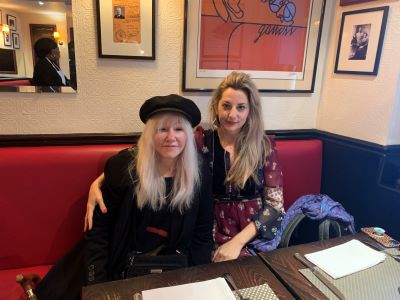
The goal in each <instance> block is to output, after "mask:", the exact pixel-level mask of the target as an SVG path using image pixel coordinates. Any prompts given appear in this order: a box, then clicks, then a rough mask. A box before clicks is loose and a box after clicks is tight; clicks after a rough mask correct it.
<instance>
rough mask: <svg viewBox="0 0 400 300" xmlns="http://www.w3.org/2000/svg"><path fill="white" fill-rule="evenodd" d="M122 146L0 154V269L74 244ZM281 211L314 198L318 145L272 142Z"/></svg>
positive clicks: (42, 260) (46, 257)
mask: <svg viewBox="0 0 400 300" xmlns="http://www.w3.org/2000/svg"><path fill="white" fill-rule="evenodd" d="M128 146H129V145H127V144H112V145H82V146H81V145H80V146H44V147H3V148H0V241H1V247H0V269H11V268H24V267H29V266H38V265H46V264H52V263H54V262H55V261H56V260H57V259H58V258H59V257H61V256H62V255H64V254H65V253H66V251H67V250H68V249H69V248H71V247H72V245H73V244H74V243H75V242H77V241H78V239H79V238H80V237H81V236H82V232H83V219H84V214H85V210H86V201H87V195H88V189H89V186H90V183H91V182H92V181H93V180H94V179H95V178H96V177H97V175H98V174H100V173H101V172H102V170H103V167H104V163H105V161H106V160H107V158H108V157H110V156H111V155H113V154H114V153H116V152H118V151H119V150H121V149H124V148H126V147H128ZM277 147H278V151H279V155H280V160H281V163H282V166H283V172H284V184H285V188H284V195H285V200H286V203H285V207H286V208H287V207H288V206H289V205H290V204H291V203H293V201H294V200H295V199H296V198H298V197H299V196H301V195H303V194H307V193H318V192H319V190H320V181H321V159H322V143H321V141H319V140H289V141H277Z"/></svg>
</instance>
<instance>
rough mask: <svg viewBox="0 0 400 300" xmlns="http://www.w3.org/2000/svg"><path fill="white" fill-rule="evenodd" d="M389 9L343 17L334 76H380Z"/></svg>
mask: <svg viewBox="0 0 400 300" xmlns="http://www.w3.org/2000/svg"><path fill="white" fill-rule="evenodd" d="M388 12H389V6H382V7H374V8H369V9H362V10H355V11H347V12H344V13H343V14H342V22H341V25H340V34H339V42H338V47H337V53H336V62H335V73H344V74H362V75H376V74H378V69H379V61H380V58H381V52H382V45H383V40H384V37H385V29H386V21H387V16H388Z"/></svg>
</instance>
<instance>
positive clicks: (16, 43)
mask: <svg viewBox="0 0 400 300" xmlns="http://www.w3.org/2000/svg"><path fill="white" fill-rule="evenodd" d="M11 37H12V40H13V47H14V49H19V48H20V47H21V46H20V40H19V34H18V33H16V32H13V33H11Z"/></svg>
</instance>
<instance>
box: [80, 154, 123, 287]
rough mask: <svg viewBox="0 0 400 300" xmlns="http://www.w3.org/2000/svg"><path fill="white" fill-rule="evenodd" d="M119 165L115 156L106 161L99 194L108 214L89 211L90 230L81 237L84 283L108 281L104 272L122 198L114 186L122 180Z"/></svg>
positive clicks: (107, 275) (106, 273)
mask: <svg viewBox="0 0 400 300" xmlns="http://www.w3.org/2000/svg"><path fill="white" fill-rule="evenodd" d="M119 163H120V161H119V159H118V157H116V156H114V157H112V158H110V159H109V160H108V161H107V163H106V166H105V168H104V180H103V183H102V187H101V192H102V196H103V197H104V201H105V204H106V205H107V207H108V213H107V214H103V213H102V212H101V211H100V208H99V206H96V207H95V209H94V212H93V228H92V230H89V231H87V232H86V234H85V241H86V247H85V252H84V258H85V268H86V270H87V277H86V281H87V284H94V283H99V282H104V281H107V280H109V279H110V278H109V271H110V270H109V269H108V262H109V259H110V248H111V247H110V243H111V241H112V237H113V232H114V226H115V224H116V222H117V220H118V217H119V214H120V207H121V203H122V200H123V196H121V194H120V193H119V191H118V185H116V183H117V182H119V181H120V179H121V178H122V177H123V174H121V172H120V168H119V167H118V165H119Z"/></svg>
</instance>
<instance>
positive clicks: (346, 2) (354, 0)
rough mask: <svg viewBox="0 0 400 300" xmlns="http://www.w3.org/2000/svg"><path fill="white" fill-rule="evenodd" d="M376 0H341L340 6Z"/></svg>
mask: <svg viewBox="0 0 400 300" xmlns="http://www.w3.org/2000/svg"><path fill="white" fill-rule="evenodd" d="M370 1H376V0H340V6H347V5H353V4H359V3H364V2H370Z"/></svg>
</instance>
